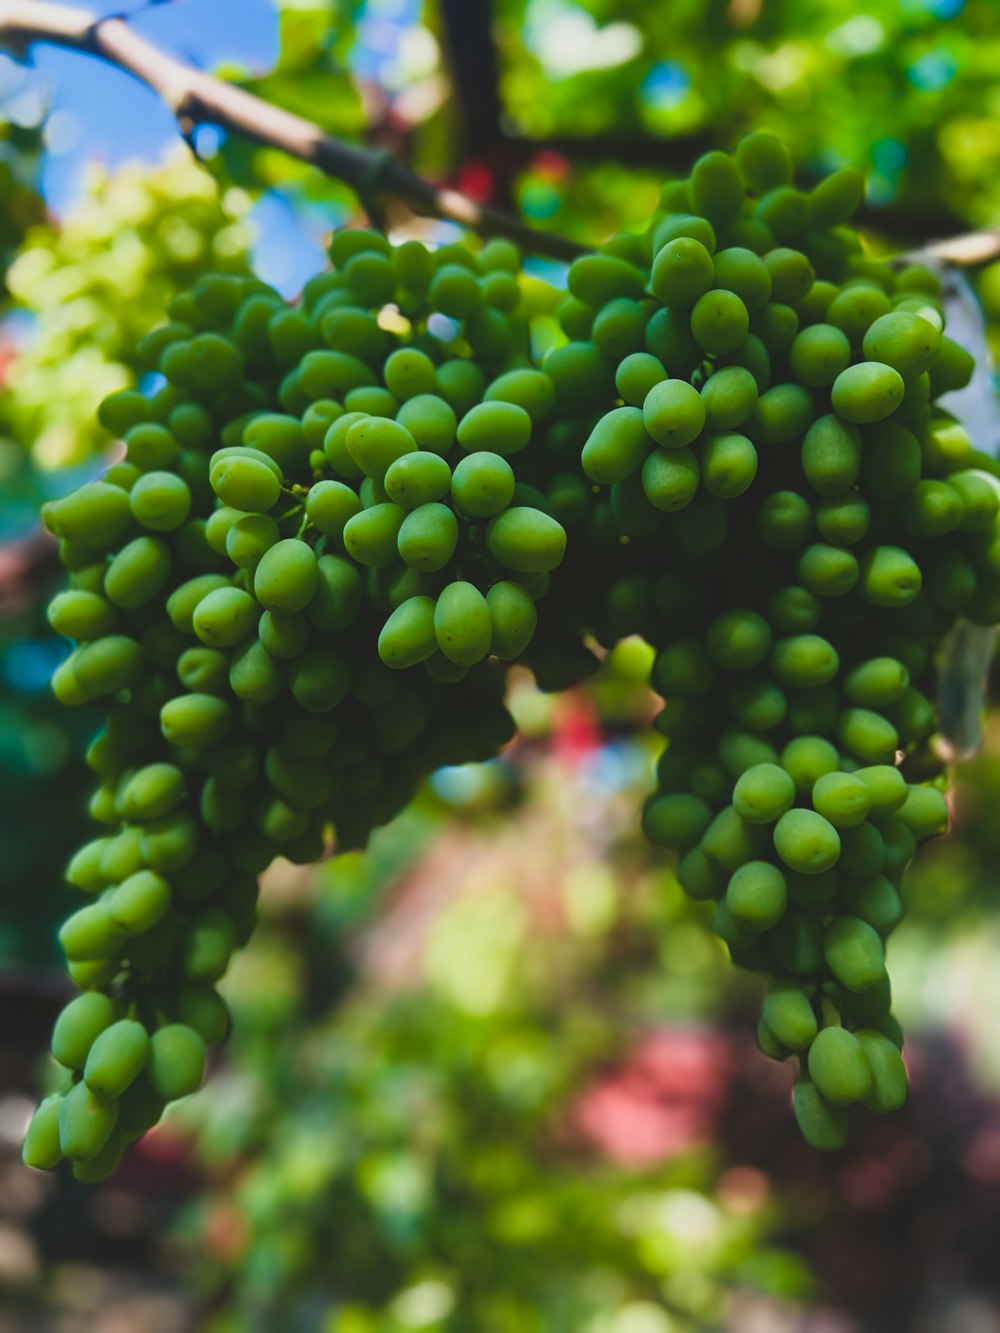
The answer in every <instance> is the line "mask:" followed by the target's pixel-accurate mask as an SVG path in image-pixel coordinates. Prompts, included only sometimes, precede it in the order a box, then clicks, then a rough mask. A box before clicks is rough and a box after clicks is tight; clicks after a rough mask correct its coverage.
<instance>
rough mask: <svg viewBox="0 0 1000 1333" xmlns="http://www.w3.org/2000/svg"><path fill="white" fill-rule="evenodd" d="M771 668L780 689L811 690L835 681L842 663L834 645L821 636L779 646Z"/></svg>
mask: <svg viewBox="0 0 1000 1333" xmlns="http://www.w3.org/2000/svg"><path fill="white" fill-rule="evenodd" d="M771 666H772V669H773V671H774V675H775V679H776V680H777V681H778V683H779V685H785V686H790V687H792V688H794V689H809V688H813V687H815V686H818V685H826V684H827V683H828V682H829V681H831V680H833V678H834V676H836V674H837V671H838V669H839V667H840V659H839V658H838V656H837V651H836V649H835V648H834V647H833V644H831V643H829V642H828V641H827V640H826V639H824V638H822V637H821V636H820V635H818V634H796V635H794V636H793V637H791V638H788V639H779V640H778V641H777V643H775V645H774V648H773V650H772V652H771Z"/></svg>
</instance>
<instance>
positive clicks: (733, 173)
mask: <svg viewBox="0 0 1000 1333" xmlns="http://www.w3.org/2000/svg"><path fill="white" fill-rule="evenodd" d="M744 188H745V187H744V184H743V179H742V177H741V175H740V172H739V169H738V167H737V165H736V163H735V162H734V161H733V159H732V158H731V157H730V156H729V154H728V153H721V152H711V153H704V154H703V155H702V156H701V157H699V158H698V160H697V162H696V163H695V164H694V167H693V169H692V171H691V199H692V202H693V204H694V207H695V211H696V212H698V213H700V214H701V215H702V216H703V217H705V218H707V219H708V220H709V222H711V223H712V225H713V226H714V227H720V226H725V225H726V223H728V222H731V221H733V220H734V219H735V218H737V217H738V216H739V214H740V210H741V209H742V207H743V199H744Z"/></svg>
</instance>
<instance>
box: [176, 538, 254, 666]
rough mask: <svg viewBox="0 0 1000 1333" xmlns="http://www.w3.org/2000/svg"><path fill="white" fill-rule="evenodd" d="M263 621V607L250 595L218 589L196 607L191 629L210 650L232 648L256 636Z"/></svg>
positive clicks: (236, 590)
mask: <svg viewBox="0 0 1000 1333" xmlns="http://www.w3.org/2000/svg"><path fill="white" fill-rule="evenodd" d="M261 559H262V560H263V557H261ZM259 567H260V565H259V564H258V568H259ZM259 619H260V607H259V606H258V605H257V603H256V602H255V601H254V599H253V598H252V597H251V596H250V594H249V593H247V592H244V591H243V589H242V588H216V589H215V590H214V591H213V592H210V593H208V594H207V595H206V596H205V597H203V598H202V600H201V601H200V602H199V603H198V605H197V606H196V607H195V609H194V614H193V615H192V617H191V628H192V629H193V630H194V632H195V634H197V636H198V638H199V639H201V641H202V643H204V644H207V645H208V647H209V648H231V647H233V645H234V644H237V643H242V642H243V640H244V639H246V638H248V637H249V636H250V635H251V634H255V633H256V631H257V622H258V620H259Z"/></svg>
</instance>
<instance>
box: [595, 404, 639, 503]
mask: <svg viewBox="0 0 1000 1333" xmlns="http://www.w3.org/2000/svg"><path fill="white" fill-rule="evenodd" d="M652 448H653V440H652V439H651V438H650V435H649V433H648V431H647V429H646V423H645V420H644V416H643V413H642V412H641V411H640V410H639V408H637V407H616V408H612V410H611V411H610V412H607V413H605V415H604V416H603V417H601V419H600V420H599V421H598V422H597V423H596V424H595V426H594V429H593V430H592V431H591V432H590V435H589V437H588V439H587V443H586V444H585V445H584V446H583V453H582V454H581V456H580V462H581V465H582V467H583V470H584V472H585V473H586V474H587V476H588V477H589V478H590V480H591V481H596V482H597V483H598V484H600V485H605V486H607V485H610V484H611V483H612V482H615V481H624V480H625V478H626V477H630V476H631V475H632V474H633V473H634V472H637V471H638V470H639V469H640V468H641V467H642V465H643V462H644V460H645V458H646V455H647V454H648V453H649V451H650V450H651V449H652Z"/></svg>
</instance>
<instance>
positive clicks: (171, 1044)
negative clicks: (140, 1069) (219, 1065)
mask: <svg viewBox="0 0 1000 1333" xmlns="http://www.w3.org/2000/svg"><path fill="white" fill-rule="evenodd" d="M146 1076H147V1078H148V1079H149V1082H150V1085H151V1086H152V1088H153V1089H154V1091H155V1092H157V1093H158V1094H159V1095H160V1096H161V1097H162V1098H163V1099H164V1101H176V1100H177V1098H178V1097H186V1096H188V1094H189V1093H192V1092H195V1091H197V1089H198V1088H199V1087H200V1086H201V1082H202V1079H203V1078H204V1077H205V1043H204V1041H203V1040H202V1038H201V1037H200V1036H199V1034H198V1033H197V1032H196V1031H195V1030H194V1028H191V1027H188V1026H187V1025H186V1024H183V1023H169V1024H167V1025H166V1026H165V1027H161V1028H158V1029H157V1031H156V1032H154V1033H153V1035H152V1036H151V1037H150V1039H149V1066H148V1069H147V1074H146Z"/></svg>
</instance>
